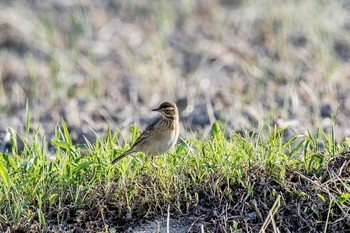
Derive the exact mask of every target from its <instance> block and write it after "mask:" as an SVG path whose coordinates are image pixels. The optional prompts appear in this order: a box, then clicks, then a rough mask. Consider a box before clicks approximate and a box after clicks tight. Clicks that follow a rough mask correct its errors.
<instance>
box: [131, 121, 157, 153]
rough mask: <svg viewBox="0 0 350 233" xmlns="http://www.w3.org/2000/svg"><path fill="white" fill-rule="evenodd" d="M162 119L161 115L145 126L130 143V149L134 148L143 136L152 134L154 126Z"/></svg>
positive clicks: (146, 136)
mask: <svg viewBox="0 0 350 233" xmlns="http://www.w3.org/2000/svg"><path fill="white" fill-rule="evenodd" d="M161 119H162V117H158V118H156V119H155V120H154V121H152V123H151V124H149V125H148V126H147V128H146V129H145V130H144V131H143V132H142V133H141V134H140V136H139V137H138V138H137V139H136V141H135V143H134V144H133V145H132V147H131V149H133V148H135V146H137V145H138V144H140V142H141V141H142V140H143V139H144V138H148V137H150V136H152V134H154V132H155V130H154V127H155V126H156V125H157V124H158V122H159V121H160V120H161Z"/></svg>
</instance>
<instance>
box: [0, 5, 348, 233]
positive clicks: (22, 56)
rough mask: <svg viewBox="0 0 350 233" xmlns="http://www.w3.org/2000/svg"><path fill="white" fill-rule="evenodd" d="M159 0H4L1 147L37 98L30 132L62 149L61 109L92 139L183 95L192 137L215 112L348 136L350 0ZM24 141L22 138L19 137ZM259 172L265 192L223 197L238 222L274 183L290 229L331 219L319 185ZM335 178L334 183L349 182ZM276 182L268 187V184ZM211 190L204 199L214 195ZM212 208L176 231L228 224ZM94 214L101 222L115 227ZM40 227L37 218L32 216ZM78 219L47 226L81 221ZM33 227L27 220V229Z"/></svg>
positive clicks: (0, 12)
mask: <svg viewBox="0 0 350 233" xmlns="http://www.w3.org/2000/svg"><path fill="white" fill-rule="evenodd" d="M162 2H164V4H168V5H162V4H160V3H158V1H97V0H96V1H94V0H92V1H78V2H70V1H45V2H43V1H39V0H32V1H25V2H18V1H10V0H5V1H1V3H0V152H4V151H6V150H8V151H10V150H11V144H10V142H9V135H8V128H9V127H10V128H12V129H14V130H15V132H18V133H19V134H21V135H23V134H24V132H25V122H26V103H27V101H28V105H29V110H30V111H29V112H30V118H31V127H30V132H31V133H32V132H35V131H36V130H38V129H39V131H40V133H41V134H44V135H46V138H47V139H48V141H47V145H48V150H49V151H54V150H55V148H54V147H53V146H52V145H51V144H50V139H51V138H53V137H54V133H55V132H54V130H55V127H56V125H57V124H58V125H59V124H60V123H61V119H64V120H65V121H66V123H67V125H68V128H69V131H70V133H71V136H72V139H73V142H74V143H85V138H87V139H88V140H89V141H91V142H93V141H94V140H95V139H96V136H100V135H104V134H105V133H106V132H107V128H108V124H109V125H110V126H111V128H112V130H113V131H116V130H117V129H121V130H122V132H123V135H126V136H128V133H129V125H130V124H131V123H136V124H137V125H138V126H139V128H141V129H143V128H144V127H145V125H146V124H147V123H148V122H150V121H151V120H152V119H153V118H154V117H155V115H153V114H152V113H150V109H152V108H154V107H155V106H157V105H158V104H159V103H160V102H162V101H163V100H172V101H175V102H177V104H178V106H179V109H180V111H181V136H182V137H186V136H193V134H194V133H195V134H196V135H197V136H198V137H202V135H206V134H207V133H208V130H209V129H210V126H211V124H212V123H213V122H214V121H219V122H220V123H221V124H222V125H224V126H225V127H226V129H227V131H229V132H239V131H249V130H252V131H254V132H255V131H259V129H261V128H263V127H265V126H266V125H267V126H273V125H274V124H277V126H278V127H280V128H284V127H287V126H288V127H290V129H289V130H288V135H286V139H288V138H291V137H293V136H294V135H295V134H298V133H300V134H305V135H306V134H307V130H311V131H316V130H317V129H318V128H320V129H322V130H324V131H325V132H326V133H329V132H330V131H331V130H332V127H334V129H335V136H336V141H337V142H341V141H344V140H345V139H346V138H347V137H348V136H349V135H350V126H349V124H348V118H349V114H350V90H349V89H350V79H349V77H350V69H349V59H350V49H349V48H350V46H349V44H350V43H349V40H348V38H347V36H346V35H347V33H348V32H349V30H350V29H349V25H350V17H349V5H348V4H347V3H346V2H345V1H334V2H332V4H333V5H332V7H328V5H327V4H328V3H320V2H319V1H316V0H315V1H308V3H307V4H304V3H303V2H298V1H295V2H293V4H289V5H288V4H284V3H285V1H277V3H276V5H275V4H274V5H273V6H271V1H257V2H254V1H253V3H251V4H249V3H246V2H245V1H239V0H237V1H224V0H221V1H219V0H215V1H212V0H201V1H195V2H194V3H193V6H191V5H188V6H185V5H183V4H184V2H186V1H162ZM275 6H277V7H275ZM288 7H289V8H288ZM277 8H278V11H276V9H277ZM317 9H322V10H320V11H318V10H317ZM162 13H164V15H162ZM334 15H336V16H337V17H334ZM333 117H334V121H333ZM334 123H335V124H334ZM38 126H40V127H38ZM19 147H23V145H21V143H20V142H19ZM19 150H21V148H19ZM344 156H345V155H344ZM344 156H343V157H339V158H336V159H334V160H333V161H332V162H331V163H330V167H329V169H331V170H330V171H334V174H338V175H344V174H345V172H348V171H349V170H348V165H349V164H348V163H346V161H348V157H344ZM344 158H347V160H346V159H344ZM344 164H345V165H344ZM339 165H341V166H339ZM342 166H343V167H342ZM335 167H336V168H337V169H334V168H335ZM330 174H333V173H332V172H330ZM314 175H315V174H313V175H309V174H295V173H293V172H292V171H291V173H290V180H289V181H288V182H290V183H288V184H289V185H291V186H293V187H297V188H298V189H300V190H304V192H305V193H308V192H311V190H310V189H311V187H314V186H315V182H318V181H314V180H312V179H313V177H314ZM319 178H322V177H321V176H320V177H319ZM310 179H311V181H310ZM295 180H301V181H302V182H301V183H298V184H297V183H295V182H294V181H295ZM252 181H254V182H256V183H257V185H256V186H255V187H254V188H255V189H256V190H255V191H256V192H257V193H259V194H261V196H258V197H256V198H257V199H250V200H247V202H245V201H243V200H244V194H245V193H243V191H242V190H241V189H240V188H237V190H236V191H237V192H236V193H235V194H234V195H236V196H234V197H233V198H234V200H236V201H237V202H238V205H239V206H238V207H237V206H236V204H237V203H226V204H227V206H225V205H223V206H214V207H216V208H220V209H221V210H225V211H226V212H228V213H229V214H228V216H229V217H230V218H233V219H235V220H236V221H237V224H238V225H239V228H240V229H244V230H247V231H256V230H257V229H259V227H260V226H261V225H259V224H258V223H261V222H262V221H263V220H264V219H263V218H262V217H261V216H262V213H263V216H266V215H267V213H268V211H269V210H270V208H271V206H272V204H273V202H274V200H275V199H274V198H271V199H268V198H267V197H266V196H263V194H264V192H265V195H266V192H267V195H270V196H268V197H271V195H272V190H277V192H278V193H280V194H281V195H282V196H283V198H284V199H282V203H284V204H283V206H282V208H283V211H286V212H285V215H280V216H279V220H281V222H283V221H284V220H286V218H288V221H287V222H284V226H281V227H284V228H282V229H284V230H287V229H288V228H289V229H294V230H295V231H310V232H312V231H321V230H322V228H323V225H321V224H319V225H312V224H313V223H311V222H310V219H314V220H315V219H316V220H318V219H317V216H316V217H315V213H313V212H312V210H310V209H308V210H307V211H306V212H305V211H303V210H304V209H303V205H307V204H308V203H309V202H312V201H314V200H313V197H308V196H306V197H302V198H300V199H298V200H297V202H296V203H294V201H293V198H291V196H289V194H288V193H287V192H286V190H283V189H284V188H283V186H279V184H276V182H275V181H274V180H273V179H269V178H268V177H252ZM333 181H334V182H335V183H334V184H328V183H327V184H328V185H334V187H335V188H336V190H338V188H337V187H338V183H337V182H336V180H333ZM299 185H301V186H299ZM318 185H322V183H317V185H316V187H317V188H319V186H318ZM266 187H268V189H267V191H266V190H265V191H264V192H262V191H261V190H260V191H259V189H266ZM320 192H322V189H320ZM286 193H287V194H286ZM203 195H204V200H207V199H205V198H208V200H209V199H210V198H209V197H207V196H206V194H205V193H203ZM266 198H267V199H266ZM260 205H261V206H260ZM257 206H258V208H257ZM315 206H317V207H318V208H320V209H321V210H322V211H324V213H327V209H328V206H327V205H326V204H325V203H322V202H321V201H316V202H315ZM211 207H213V206H211ZM238 210H240V211H238ZM241 210H244V211H245V213H246V214H242V212H241ZM206 211H208V213H207V214H206V215H205V217H203V218H201V217H200V218H199V219H197V218H198V216H194V217H189V218H187V219H186V218H185V219H176V218H174V219H172V221H171V229H172V231H173V232H187V231H188V229H190V228H191V227H192V231H193V232H198V231H199V228H200V227H201V224H203V223H210V224H209V225H210V227H211V228H210V229H213V231H215V230H217V231H219V230H218V229H224V226H223V224H224V223H223V222H224V219H221V218H220V217H217V216H216V217H215V214H214V213H213V212H212V211H210V209H205V210H204V211H202V212H201V214H205V213H206ZM338 211H339V213H335V216H336V215H337V214H340V212H341V210H340V209H339V210H338ZM281 212H282V211H281ZM187 214H189V213H187ZM301 215H302V216H301ZM199 216H201V215H199ZM288 216H292V217H288ZM325 216H326V215H325ZM321 220H322V221H324V219H321ZM345 220H346V219H345ZM345 220H344V222H342V221H340V223H339V224H337V222H335V221H334V219H333V220H332V221H333V222H331V225H330V226H329V227H330V228H329V229H330V231H331V232H336V231H345V230H346V229H349V227H350V226H348V222H346V221H345ZM94 221H95V222H94ZM94 221H91V226H94V227H95V228H93V229H99V230H100V231H103V230H105V229H106V228H105V225H104V224H103V223H101V222H98V220H96V219H94ZM96 222H97V223H96ZM157 222H159V225H160V228H161V229H162V230H161V232H164V231H163V229H165V227H166V221H165V218H158V220H157V221H155V220H150V221H149V222H143V223H138V224H136V225H132V226H130V228H129V230H130V231H135V232H148V231H149V232H154V230H156V229H157V228H158V223H157ZM193 223H194V225H193V226H192V224H193ZM87 224H90V223H87ZM95 224H96V225H95ZM107 225H108V224H107ZM345 226H348V228H345ZM27 227H28V226H27ZM31 227H32V228H33V231H35V230H38V229H39V228H38V226H37V225H35V224H33V225H32V226H31ZM67 227H68V226H57V225H53V226H52V228H50V229H51V230H57V231H59V230H61V231H65V229H71V230H72V231H74V232H79V231H81V230H82V229H83V227H81V228H79V227H77V228H76V229H75V230H74V229H73V228H69V227H68V228H67ZM113 227H114V226H112V228H113ZM112 228H111V229H112ZM13 229H14V231H15V230H16V227H14V228H13ZM23 229H25V228H22V225H19V226H18V229H17V230H18V232H21V231H23ZM62 229H63V230H62ZM114 229H116V232H119V230H120V229H119V228H114ZM39 230H40V229H39ZM41 230H42V229H41ZM123 230H124V229H123ZM126 230H128V229H126Z"/></svg>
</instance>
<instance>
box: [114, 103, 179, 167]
mask: <svg viewBox="0 0 350 233" xmlns="http://www.w3.org/2000/svg"><path fill="white" fill-rule="evenodd" d="M152 111H157V112H160V113H161V114H162V116H160V117H159V118H157V119H155V120H154V121H153V122H152V123H151V124H150V125H148V126H147V128H146V129H145V130H144V131H143V132H142V133H141V135H140V136H139V137H138V138H137V139H136V141H135V143H134V144H133V145H132V146H131V148H130V149H129V150H127V151H126V152H124V153H123V154H121V155H120V156H118V157H117V158H115V159H114V160H113V161H112V164H115V163H116V162H118V161H119V160H121V159H122V158H124V157H125V156H127V155H129V154H131V153H135V152H143V153H145V154H147V155H151V156H155V155H160V154H163V153H165V152H167V151H169V150H170V149H171V148H173V147H174V145H175V143H176V142H177V138H178V137H179V113H178V110H177V107H176V104H175V103H173V102H170V101H166V102H163V103H162V104H161V105H159V107H158V108H155V109H153V110H152Z"/></svg>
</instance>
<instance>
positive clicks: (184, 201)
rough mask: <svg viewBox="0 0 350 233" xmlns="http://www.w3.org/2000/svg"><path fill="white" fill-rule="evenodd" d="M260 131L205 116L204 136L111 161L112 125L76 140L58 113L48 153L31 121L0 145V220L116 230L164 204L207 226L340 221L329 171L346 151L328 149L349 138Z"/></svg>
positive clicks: (340, 179)
mask: <svg viewBox="0 0 350 233" xmlns="http://www.w3.org/2000/svg"><path fill="white" fill-rule="evenodd" d="M27 114H28V113H27ZM27 119H28V120H27V128H28V129H29V124H30V122H29V118H27ZM263 131H264V133H262V132H263ZM265 131H266V132H265ZM132 132H133V137H132V138H136V134H138V131H137V130H135V128H133V130H132ZM262 132H261V133H259V134H254V135H252V136H241V135H238V134H234V133H232V134H230V136H229V137H227V136H225V135H228V133H227V132H223V130H222V128H221V127H220V126H219V125H218V124H217V123H214V124H213V126H212V129H211V131H210V135H209V136H208V137H206V138H203V139H200V140H197V139H193V138H185V139H183V142H182V143H180V144H179V145H178V146H177V147H176V149H174V150H173V151H172V153H170V154H168V155H162V156H159V157H157V158H156V159H155V160H154V161H153V160H152V159H150V158H148V157H147V156H145V155H143V154H135V155H133V156H129V157H128V158H126V159H124V160H122V161H120V162H119V163H118V164H116V165H111V160H112V159H113V158H114V157H115V156H116V154H118V153H121V152H122V151H123V150H125V149H126V148H118V147H116V145H115V142H116V141H117V137H118V136H119V131H116V132H115V133H112V131H111V130H108V132H107V133H106V135H105V136H104V137H101V138H98V139H97V141H96V142H94V143H91V142H88V141H87V142H86V144H85V145H76V144H74V143H73V142H72V139H71V137H70V134H69V131H68V128H67V126H66V124H65V122H64V121H63V120H62V123H61V125H60V126H57V127H56V135H55V138H54V139H52V140H51V143H52V144H54V145H55V146H56V152H55V154H54V155H53V156H48V154H49V152H48V151H47V149H46V146H45V145H46V139H45V137H43V136H42V135H40V133H39V130H36V131H34V132H33V136H32V139H31V140H29V138H28V137H27V136H26V137H25V138H22V137H20V140H23V142H24V145H25V146H24V150H23V152H22V153H21V154H17V149H16V148H15V147H16V143H15V141H16V137H15V135H12V137H13V138H12V142H13V146H14V149H13V151H12V153H13V155H11V153H10V152H5V153H0V177H1V179H0V192H1V193H2V194H3V195H1V196H0V210H1V211H0V229H3V230H6V229H8V228H9V229H11V230H18V229H22V230H23V229H28V227H29V226H33V225H35V226H37V229H39V230H44V229H46V230H48V229H52V227H53V226H63V225H64V224H66V225H68V226H79V227H81V228H84V227H90V228H93V229H109V228H115V229H118V230H121V229H123V228H125V227H126V226H128V225H130V224H132V223H133V222H137V220H140V219H141V218H153V217H155V216H159V215H160V216H164V214H165V213H166V212H167V207H168V206H169V205H170V212H171V213H172V214H173V215H174V216H184V215H188V214H190V213H191V214H192V215H197V216H205V217H203V218H202V221H203V224H204V225H205V226H204V227H205V228H206V229H208V230H210V229H220V230H222V231H224V230H225V231H233V230H238V229H244V230H268V229H270V230H271V229H275V228H280V230H283V229H284V230H285V229H290V230H292V231H293V229H294V230H297V229H299V228H302V227H305V228H307V229H316V230H319V229H324V228H327V227H328V228H329V229H341V227H342V226H343V227H345V225H346V223H345V220H346V218H347V217H348V214H349V210H350V203H349V196H350V194H349V193H350V191H349V188H348V184H347V179H345V178H344V177H348V173H344V172H342V171H341V172H340V173H339V172H337V171H339V169H340V168H341V169H349V167H350V166H349V164H348V163H349V162H348V161H349V154H343V155H342V156H340V157H336V155H338V154H340V153H341V152H342V151H345V150H346V149H347V148H348V147H349V144H348V143H338V144H336V143H335V142H334V140H333V137H332V133H331V135H330V136H328V135H326V134H324V133H321V132H317V133H316V134H312V133H309V134H308V135H306V136H305V137H304V138H303V139H302V140H300V141H297V140H298V139H299V138H300V137H297V136H296V137H293V138H292V139H290V140H289V141H285V140H283V130H278V129H276V128H266V129H264V130H262ZM28 133H29V131H27V134H28ZM263 135H266V136H263ZM321 145H322V146H321ZM125 147H128V144H127V145H126V146H125ZM116 148H117V149H116ZM339 158H340V159H339ZM335 159H338V160H335ZM328 161H333V163H332V164H331V165H332V166H330V163H328ZM346 161H347V162H346ZM337 169H338V170H337ZM303 219H308V221H306V222H305V221H303ZM62 224H63V225H62ZM94 224H95V225H94ZM276 224H277V225H276ZM337 227H338V228H337Z"/></svg>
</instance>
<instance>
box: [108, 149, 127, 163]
mask: <svg viewBox="0 0 350 233" xmlns="http://www.w3.org/2000/svg"><path fill="white" fill-rule="evenodd" d="M130 153H131V151H130V150H128V151H126V152H124V153H123V154H121V155H119V156H118V157H117V158H115V159H113V161H112V164H115V163H117V162H118V161H119V160H121V159H122V158H124V157H125V156H127V155H128V154H130Z"/></svg>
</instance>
